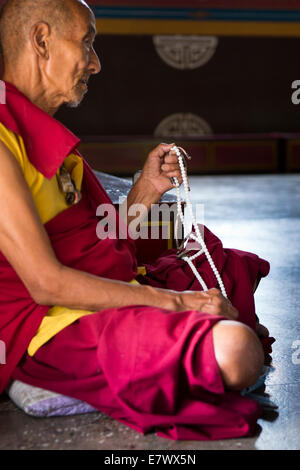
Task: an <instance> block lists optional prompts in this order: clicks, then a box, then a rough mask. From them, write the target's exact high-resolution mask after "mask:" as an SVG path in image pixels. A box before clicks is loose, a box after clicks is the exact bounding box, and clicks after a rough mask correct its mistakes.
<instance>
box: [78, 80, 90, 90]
mask: <svg viewBox="0 0 300 470" xmlns="http://www.w3.org/2000/svg"><path fill="white" fill-rule="evenodd" d="M80 83H81V85H83V86H84V87H85V88H86V89H88V82H87V81H86V80H80Z"/></svg>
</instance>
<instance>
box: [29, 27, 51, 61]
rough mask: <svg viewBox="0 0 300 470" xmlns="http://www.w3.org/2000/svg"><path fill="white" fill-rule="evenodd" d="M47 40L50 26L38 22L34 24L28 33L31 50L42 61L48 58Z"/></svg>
mask: <svg viewBox="0 0 300 470" xmlns="http://www.w3.org/2000/svg"><path fill="white" fill-rule="evenodd" d="M49 38H50V26H49V25H48V24H47V23H45V22H43V21H40V22H39V23H36V24H35V25H34V26H33V27H32V28H31V31H30V41H31V45H32V48H33V50H34V51H35V52H36V54H37V55H39V56H40V57H42V58H43V59H46V60H47V59H48V58H49Z"/></svg>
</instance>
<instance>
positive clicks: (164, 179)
mask: <svg viewBox="0 0 300 470" xmlns="http://www.w3.org/2000/svg"><path fill="white" fill-rule="evenodd" d="M173 146H174V144H159V145H158V146H157V147H156V148H155V149H154V150H152V151H151V152H150V153H149V155H148V158H147V160H146V163H145V165H144V168H143V170H142V173H141V176H140V178H139V180H138V181H139V184H141V183H143V184H144V187H145V188H147V190H148V191H149V190H150V188H152V189H153V190H154V191H156V193H157V195H158V196H159V197H160V196H162V195H163V194H164V193H165V192H166V191H169V190H170V189H172V188H173V187H174V185H173V182H172V180H171V178H174V177H175V178H177V179H178V181H179V184H181V183H182V176H181V172H180V167H179V163H178V158H177V155H176V153H175V152H174V151H173V150H171V148H172V147H173Z"/></svg>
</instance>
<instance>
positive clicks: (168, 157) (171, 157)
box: [164, 151, 178, 163]
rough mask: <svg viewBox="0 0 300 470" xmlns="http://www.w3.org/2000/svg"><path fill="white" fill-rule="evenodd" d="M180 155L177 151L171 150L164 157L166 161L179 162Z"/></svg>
mask: <svg viewBox="0 0 300 470" xmlns="http://www.w3.org/2000/svg"><path fill="white" fill-rule="evenodd" d="M177 162H178V157H177V155H176V153H175V152H173V151H170V152H169V153H168V154H167V155H166V156H165V158H164V163H177Z"/></svg>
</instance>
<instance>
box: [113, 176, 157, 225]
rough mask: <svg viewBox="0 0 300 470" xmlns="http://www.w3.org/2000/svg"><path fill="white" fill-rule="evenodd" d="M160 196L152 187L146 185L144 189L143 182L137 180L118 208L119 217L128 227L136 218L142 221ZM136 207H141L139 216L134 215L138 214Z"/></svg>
mask: <svg viewBox="0 0 300 470" xmlns="http://www.w3.org/2000/svg"><path fill="white" fill-rule="evenodd" d="M161 196H162V194H160V193H159V192H158V191H157V190H156V189H155V188H154V187H153V186H151V185H150V184H148V186H147V187H145V185H144V183H143V180H142V179H139V180H138V181H137V182H136V183H135V185H134V186H133V187H132V189H131V191H130V193H129V194H128V196H127V199H126V200H125V201H124V203H123V204H122V205H121V206H120V209H119V213H120V216H121V217H122V218H123V220H125V222H126V223H127V225H129V224H130V222H131V221H132V220H133V219H135V218H136V217H137V216H138V217H139V218H140V219H143V218H144V217H146V215H147V213H148V211H149V210H150V209H151V205H152V204H155V203H156V202H158V201H159V200H160V198H161ZM138 205H142V206H143V209H142V213H139V214H137V213H136V212H139V207H138Z"/></svg>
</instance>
